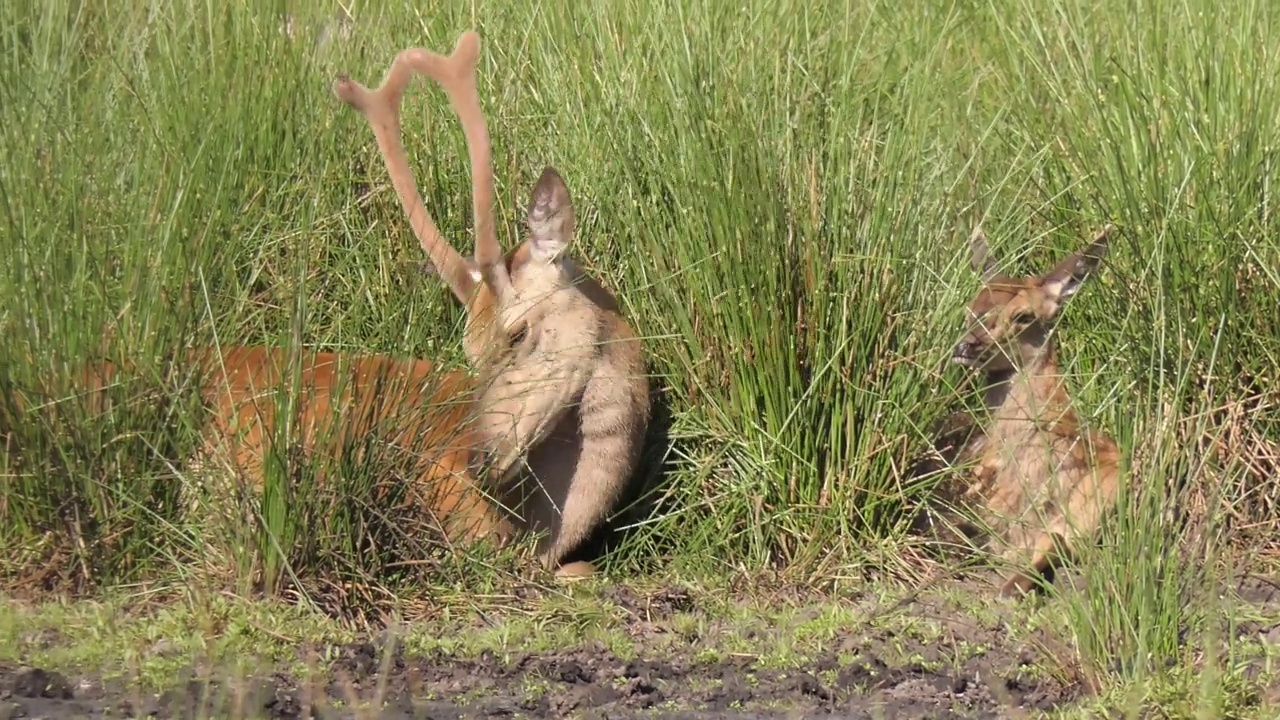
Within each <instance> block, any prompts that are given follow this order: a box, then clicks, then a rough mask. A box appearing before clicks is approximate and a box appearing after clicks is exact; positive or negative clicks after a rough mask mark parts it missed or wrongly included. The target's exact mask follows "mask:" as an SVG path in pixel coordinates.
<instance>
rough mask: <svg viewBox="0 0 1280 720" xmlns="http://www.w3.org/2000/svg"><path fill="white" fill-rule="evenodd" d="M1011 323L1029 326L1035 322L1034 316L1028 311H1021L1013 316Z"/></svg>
mask: <svg viewBox="0 0 1280 720" xmlns="http://www.w3.org/2000/svg"><path fill="white" fill-rule="evenodd" d="M1013 321H1014V322H1015V323H1017V324H1019V325H1030V324H1031V323H1033V322H1035V321H1036V314H1035V313H1033V312H1031V311H1030V310H1023V311H1022V312H1020V313H1018V314H1017V315H1014V316H1013Z"/></svg>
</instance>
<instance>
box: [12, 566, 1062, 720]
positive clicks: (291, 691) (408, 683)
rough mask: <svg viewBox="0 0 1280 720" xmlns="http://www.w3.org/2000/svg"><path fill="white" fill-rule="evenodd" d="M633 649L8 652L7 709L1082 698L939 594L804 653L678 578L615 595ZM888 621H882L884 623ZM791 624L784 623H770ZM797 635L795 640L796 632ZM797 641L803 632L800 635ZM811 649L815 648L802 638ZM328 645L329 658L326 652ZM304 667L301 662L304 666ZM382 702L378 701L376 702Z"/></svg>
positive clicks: (903, 708) (294, 710) (496, 711)
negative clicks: (265, 662)
mask: <svg viewBox="0 0 1280 720" xmlns="http://www.w3.org/2000/svg"><path fill="white" fill-rule="evenodd" d="M616 600H617V606H618V607H620V608H623V609H624V610H625V611H626V613H627V615H628V616H629V618H630V619H628V620H627V621H626V623H625V624H626V630H627V632H628V634H629V636H630V637H631V638H632V640H634V641H635V642H633V643H632V645H631V647H632V648H634V656H631V657H620V656H619V655H618V654H616V653H615V652H613V651H611V650H609V649H608V648H607V647H605V646H603V645H600V644H592V645H590V646H588V647H581V648H577V649H572V650H565V651H556V652H525V653H509V654H506V655H500V654H496V653H493V652H481V653H480V654H479V655H478V656H473V657H461V656H454V655H448V654H444V653H440V652H433V653H426V654H421V653H418V654H414V653H406V652H404V651H403V650H400V649H394V648H391V647H389V646H388V645H386V644H384V643H383V641H381V640H377V639H371V640H369V641H366V642H359V643H355V644H350V645H341V646H315V645H310V646H303V647H299V648H298V650H297V653H298V657H299V660H301V661H302V664H305V665H306V666H307V667H311V668H314V670H313V671H312V672H310V673H297V672H293V673H286V672H281V671H279V670H278V669H271V670H268V671H265V672H263V673H261V674H259V675H258V676H256V677H252V678H247V679H246V678H233V677H231V676H230V675H226V674H224V675H221V676H219V675H217V674H216V673H213V674H211V673H197V672H196V671H195V670H190V671H188V672H187V673H186V675H185V676H184V677H181V678H180V679H179V681H177V682H175V683H174V684H173V685H172V687H169V688H168V689H167V690H166V691H164V692H161V693H141V692H139V691H138V690H136V689H135V688H134V687H131V686H130V685H128V684H126V683H124V682H122V681H116V680H112V681H106V682H103V681H102V680H101V679H100V678H99V677H97V676H94V675H83V676H80V675H64V674H61V673H57V672H52V671H49V670H44V669H39V668H31V667H19V666H13V665H10V666H3V665H0V720H5V719H6V718H17V717H33V718H34V717H140V716H151V717H162V718H190V717H236V718H244V717H270V718H309V717H316V718H347V717H362V718H367V717H381V718H411V717H412V718H419V717H429V718H462V717H533V718H551V717H566V716H571V717H610V718H618V717H624V718H625V717H640V716H644V717H652V716H655V715H656V716H658V717H673V718H674V717H691V718H692V717H700V718H701V717H707V718H710V717H739V718H747V717H758V718H766V717H792V718H793V717H810V716H818V715H830V714H834V715H836V716H839V717H852V718H864V717H865V718H872V717H876V718H878V717H966V718H969V717H971V718H1002V717H1023V716H1025V715H1026V714H1027V713H1028V712H1029V713H1032V714H1036V712H1037V711H1043V710H1048V709H1051V708H1054V707H1058V706H1061V705H1063V704H1067V703H1070V702H1072V701H1074V700H1075V699H1076V698H1077V696H1078V695H1079V690H1078V688H1077V687H1076V686H1075V685H1074V684H1071V683H1064V682H1063V681H1062V680H1060V679H1059V676H1060V671H1059V670H1058V669H1057V667H1056V665H1055V664H1054V662H1053V660H1052V659H1051V658H1047V657H1044V656H1042V655H1040V654H1039V653H1038V652H1036V651H1035V650H1033V649H1032V648H1029V647H1011V645H1012V643H1010V642H1008V641H1007V640H1006V639H1004V638H1003V637H1002V636H1001V634H1000V631H999V630H998V629H996V628H993V627H986V628H984V627H981V626H979V625H977V624H975V623H974V622H973V621H971V620H968V619H965V618H960V617H958V616H954V617H946V613H947V609H946V608H945V607H942V606H941V605H939V604H934V605H928V604H923V603H921V604H918V605H915V606H913V608H911V610H910V611H909V612H911V613H912V614H920V615H927V616H928V617H930V618H932V619H938V618H940V617H941V618H943V619H945V620H946V622H943V623H942V630H941V631H940V634H935V635H934V636H931V637H929V638H926V639H920V638H914V637H913V636H912V635H911V634H910V633H901V632H895V631H893V630H890V629H888V628H889V627H891V624H886V625H885V629H875V630H868V629H867V628H865V627H864V628H861V629H858V630H856V631H855V630H852V629H851V630H850V631H849V632H848V633H847V634H843V633H839V632H838V633H836V636H835V637H824V639H823V641H822V643H821V647H820V648H818V647H816V646H815V647H814V650H815V651H814V652H802V653H801V654H802V655H803V656H804V657H807V658H808V659H807V660H803V661H801V660H796V661H795V662H792V663H790V664H787V663H779V662H777V661H776V658H775V660H774V661H773V662H765V661H764V660H762V659H761V658H760V657H758V656H756V655H752V654H745V653H743V654H735V653H733V652H730V651H727V650H724V649H723V648H724V647H727V646H728V645H726V644H725V643H720V644H719V647H720V648H721V649H715V646H716V643H715V642H714V639H715V638H709V637H708V635H717V636H718V637H719V638H720V639H724V637H725V634H727V633H734V632H737V633H746V632H751V631H750V630H747V629H744V628H742V627H741V626H736V627H730V626H724V627H720V628H711V629H708V630H704V632H703V635H702V636H701V637H698V638H686V637H685V636H684V635H681V633H680V632H679V631H678V630H676V629H674V628H673V627H671V626H670V625H669V624H668V623H667V622H666V620H667V619H668V618H669V617H670V616H673V615H675V614H677V613H680V612H684V611H686V610H687V609H688V608H689V607H691V606H692V605H693V604H694V602H695V599H694V598H693V597H692V596H691V595H690V594H689V593H688V592H687V591H683V590H678V589H667V590H660V591H658V592H654V593H648V594H637V593H629V594H624V595H620V596H618V597H617V598H616ZM877 627H879V626H877ZM771 632H776V633H779V634H780V635H783V634H786V633H788V632H791V631H790V630H788V629H787V628H773V629H772V630H771ZM798 637H799V636H795V635H793V636H792V637H790V638H789V639H790V640H792V641H795V640H796V639H797V638H798ZM795 645H796V643H795V642H793V643H792V646H793V647H795ZM798 649H799V650H801V651H803V650H804V648H798ZM317 658H325V660H324V661H323V662H321V661H319V660H317ZM293 667H294V668H295V669H296V667H297V665H294V666H293ZM371 709H374V710H376V711H371Z"/></svg>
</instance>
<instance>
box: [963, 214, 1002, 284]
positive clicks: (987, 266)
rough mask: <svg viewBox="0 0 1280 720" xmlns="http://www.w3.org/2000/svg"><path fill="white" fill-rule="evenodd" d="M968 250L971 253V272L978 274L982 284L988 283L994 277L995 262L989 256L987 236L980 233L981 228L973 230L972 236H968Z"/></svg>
mask: <svg viewBox="0 0 1280 720" xmlns="http://www.w3.org/2000/svg"><path fill="white" fill-rule="evenodd" d="M969 250H970V252H971V253H973V255H972V257H971V258H970V261H971V263H972V265H973V271H974V272H976V273H978V275H979V276H980V277H981V278H982V281H983V282H990V280H991V279H992V278H994V277H995V276H996V260H995V258H994V257H992V256H991V249H990V248H989V247H988V246H987V235H986V233H984V232H982V228H981V227H977V228H974V229H973V234H972V235H970V236H969Z"/></svg>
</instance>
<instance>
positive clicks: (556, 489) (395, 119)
mask: <svg viewBox="0 0 1280 720" xmlns="http://www.w3.org/2000/svg"><path fill="white" fill-rule="evenodd" d="M479 49H480V41H479V36H478V35H476V34H475V33H474V32H466V33H463V35H462V36H461V37H460V38H459V39H458V42H457V44H456V45H455V47H454V50H453V52H452V53H451V54H450V55H449V56H448V57H442V56H440V55H437V54H435V53H431V52H428V51H426V50H422V49H412V50H405V51H402V52H401V53H399V54H398V55H397V56H396V58H395V60H394V61H393V62H392V65H391V68H390V69H389V70H388V72H387V74H386V76H385V78H384V79H383V82H382V85H381V86H380V87H379V88H377V89H376V90H370V89H368V88H365V87H364V86H362V85H360V84H358V83H355V82H353V81H351V80H350V79H349V78H346V77H341V78H339V79H338V81H337V82H336V83H335V86H334V91H335V93H336V94H337V95H338V97H339V98H341V99H342V100H343V101H344V102H347V103H349V104H351V105H352V106H354V107H356V108H358V109H359V110H360V111H361V112H362V113H363V114H364V115H365V117H366V119H367V120H368V121H369V124H370V126H371V127H372V129H373V131H374V134H375V136H376V137H377V140H378V145H379V148H380V150H381V151H382V156H383V159H384V161H385V162H386V164H387V170H388V173H389V175H390V177H391V180H392V184H393V186H394V187H395V189H396V193H397V195H398V196H399V198H400V201H401V205H402V207H403V208H404V210H405V213H406V215H407V216H408V218H409V222H410V225H411V226H412V228H413V230H414V233H415V234H416V235H417V237H418V240H419V242H420V243H421V244H422V247H423V249H424V250H425V251H426V253H427V255H428V257H429V258H430V259H431V262H432V264H433V266H434V267H435V269H436V271H437V272H438V273H439V274H440V276H441V278H442V279H443V280H444V281H445V283H446V284H447V285H448V286H449V288H450V290H451V291H452V292H453V294H454V296H455V297H456V298H458V300H459V301H460V302H461V303H462V304H463V306H464V307H465V308H466V312H467V322H466V329H465V333H464V338H463V348H464V351H465V352H466V355H467V358H468V360H469V361H470V362H471V364H472V366H473V368H475V369H476V371H477V372H478V374H479V375H480V377H481V379H482V382H483V383H484V385H483V386H484V387H485V388H487V397H486V398H484V399H482V401H481V404H482V405H484V404H485V403H496V405H495V406H494V407H493V408H492V411H491V412H489V413H487V414H486V418H488V419H487V420H486V421H485V422H484V423H482V425H481V426H480V427H482V428H486V432H485V433H484V438H485V439H484V441H483V442H482V446H481V448H480V450H481V452H482V454H483V455H485V456H486V457H487V456H493V457H492V458H491V459H492V460H493V463H491V464H496V466H497V469H496V470H494V471H493V472H492V475H491V476H492V477H493V478H494V484H495V485H496V486H497V487H495V488H494V489H495V490H498V491H500V492H501V494H502V498H503V503H504V504H505V505H507V506H508V507H510V508H512V509H514V510H515V511H516V513H517V515H518V516H520V517H521V518H522V519H523V525H524V527H525V528H526V529H528V530H531V531H535V532H540V531H544V530H550V531H551V535H550V537H549V538H548V539H547V540H546V541H544V543H543V547H542V559H543V562H544V564H545V565H546V566H547V567H551V568H558V569H557V574H559V575H561V576H580V575H586V574H590V573H592V572H594V568H593V567H592V566H591V564H590V563H586V562H577V563H570V564H568V565H565V564H563V561H564V559H565V556H566V555H567V554H568V553H570V552H573V551H574V550H575V549H577V548H578V547H579V546H580V545H581V544H582V543H583V542H584V541H585V540H586V539H587V538H588V537H589V536H590V535H591V534H592V532H594V530H595V529H596V528H597V527H599V526H600V525H601V523H603V522H604V521H605V520H606V519H607V517H608V515H609V514H610V513H611V512H612V511H613V510H614V509H615V506H616V505H617V503H618V501H619V499H620V498H621V497H622V496H623V495H624V493H625V491H626V488H627V486H628V485H629V483H630V481H631V479H632V476H633V475H634V473H635V470H636V466H637V465H638V463H639V458H640V451H641V448H642V444H643V441H644V436H645V432H646V428H647V426H648V422H649V414H650V407H649V386H648V380H647V378H646V376H645V367H644V358H643V349H642V347H641V344H640V341H639V338H638V337H637V336H636V334H635V332H634V331H633V330H632V328H631V326H630V324H629V323H628V322H627V321H626V319H625V318H624V317H623V316H622V315H621V313H620V312H619V308H618V303H617V300H616V299H615V298H614V297H613V295H612V294H611V293H610V292H609V291H608V290H606V289H605V288H604V287H603V286H602V285H600V283H599V282H597V281H596V280H594V279H593V278H589V277H586V276H585V275H584V273H583V272H582V271H581V269H580V268H579V267H578V266H577V265H576V264H575V263H574V262H573V261H572V259H570V258H569V257H567V256H566V255H563V254H555V255H554V256H553V257H550V258H548V257H547V256H545V255H544V254H540V253H539V252H538V247H539V245H538V243H537V242H533V241H534V240H536V239H537V238H538V237H540V235H539V233H542V234H543V235H547V236H551V235H558V236H559V237H560V238H561V239H562V240H563V243H562V244H563V245H564V246H566V247H567V246H568V245H569V244H570V243H571V241H572V235H573V220H572V217H573V208H572V203H571V202H570V201H569V198H568V190H567V188H566V187H565V186H564V183H563V181H562V180H561V179H560V177H559V175H558V174H557V173H555V171H554V170H552V169H550V168H548V169H547V170H545V171H544V172H543V176H542V179H540V180H539V183H538V186H537V187H535V190H534V193H533V198H534V201H533V203H532V204H531V207H530V213H529V220H530V233H531V234H530V238H529V239H528V240H526V241H525V242H522V243H520V244H519V245H518V246H516V247H515V248H513V249H512V250H511V251H509V252H507V253H506V254H505V255H504V254H503V253H502V251H501V247H500V246H499V244H498V241H497V237H496V234H495V230H494V228H495V220H494V215H493V200H494V185H493V169H492V166H491V165H492V163H491V148H490V145H489V138H488V130H487V127H486V124H485V119H484V114H483V112H482V110H481V108H480V101H479V95H478V92H477V89H476V81H475V66H476V62H477V60H478V59H479ZM415 72H416V73H419V74H422V75H425V76H427V77H428V78H430V79H431V80H433V81H435V82H436V83H438V84H439V85H440V86H441V87H443V88H444V90H445V91H446V93H447V94H448V96H449V100H450V104H451V106H452V107H453V110H454V112H455V113H456V114H457V116H458V118H459V120H460V121H461V123H462V128H463V133H464V135H465V137H466V141H467V149H468V154H469V156H470V162H471V179H472V204H473V208H474V219H475V223H476V230H475V232H476V245H475V256H474V259H469V258H465V257H463V256H462V255H460V254H459V253H458V252H457V251H456V250H455V249H454V248H453V246H452V245H450V244H449V243H448V242H447V241H446V240H445V238H444V237H443V235H441V233H440V232H439V230H438V229H437V228H436V226H435V224H434V223H433V222H432V220H431V217H430V215H429V214H428V213H427V210H426V208H425V207H424V206H423V203H422V198H421V196H420V195H419V194H418V191H417V187H416V184H415V182H414V180H413V174H412V171H411V170H410V168H409V162H408V157H407V155H406V153H405V151H404V148H403V146H402V145H401V143H400V137H399V136H400V121H399V103H400V100H401V99H402V97H403V95H404V91H405V89H406V87H407V85H408V82H409V80H410V79H411V78H412V76H413V74H414V73H415ZM540 200H542V201H545V202H541V203H540ZM540 208H541V209H540ZM495 283H499V286H498V287H495ZM517 390H518V391H519V392H515V391H517ZM512 403H514V405H513V404H512ZM503 429H505V430H506V431H507V432H503ZM512 430H514V433H512V432H511V431H512ZM521 455H524V458H523V459H524V463H523V467H521V464H520V463H519V462H518V460H519V459H520V456H521ZM482 459H483V458H479V459H477V461H478V460H482ZM477 464H478V462H477ZM517 479H518V481H516V480H517Z"/></svg>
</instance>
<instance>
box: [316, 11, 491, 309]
mask: <svg viewBox="0 0 1280 720" xmlns="http://www.w3.org/2000/svg"><path fill="white" fill-rule="evenodd" d="M479 58H480V36H479V35H477V34H476V33H475V32H472V31H467V32H465V33H463V34H462V35H461V37H459V38H458V42H457V44H456V45H454V48H453V52H452V53H450V54H449V56H448V57H442V56H440V55H437V54H436V53H433V52H430V51H428V50H424V49H422V48H413V49H410V50H403V51H401V52H399V53H398V54H396V57H395V59H394V60H393V61H392V62H391V67H390V68H389V69H388V70H387V74H386V76H385V77H384V78H383V80H382V85H380V86H379V87H378V89H377V90H370V89H368V88H366V87H365V86H363V85H361V84H360V83H357V82H355V81H354V80H352V79H351V78H350V77H349V76H348V75H346V74H342V75H339V76H338V78H337V80H336V81H335V82H334V84H333V92H334V94H335V95H337V96H338V99H339V100H342V101H343V102H345V103H347V104H348V105H351V106H353V107H355V108H356V109H357V110H359V111H360V112H361V113H363V114H364V116H365V119H366V120H368V121H369V125H370V126H371V127H372V128H373V134H374V136H375V137H376V138H377V139H378V148H379V150H381V152H382V158H383V160H384V161H385V162H386V164H387V172H388V173H389V174H390V175H391V183H392V185H393V186H394V187H395V189H396V194H397V195H398V196H399V197H400V203H401V205H403V206H404V211H405V214H406V215H407V216H408V217H409V225H410V227H412V228H413V232H414V235H416V236H417V237H418V242H419V243H421V244H422V249H423V250H425V251H426V253H427V256H428V257H429V258H430V259H431V262H432V264H433V265H435V266H436V269H437V270H438V271H439V273H440V275H441V276H442V277H443V278H444V280H445V282H446V283H448V285H449V289H450V290H452V291H453V294H454V295H455V296H456V297H457V298H458V300H459V301H461V302H463V303H464V304H465V303H466V302H467V301H468V300H469V299H470V297H471V292H472V291H473V290H474V289H475V280H476V279H475V277H474V276H473V275H472V268H473V265H472V264H471V263H470V262H469V261H467V260H466V258H464V257H462V255H460V254H459V253H458V251H457V250H455V249H454V248H453V246H452V245H450V244H449V242H448V241H447V240H446V239H445V238H444V236H443V235H441V234H440V230H439V229H438V228H437V227H436V225H435V223H434V222H433V221H432V220H431V216H430V214H428V213H427V209H426V207H425V206H424V204H423V202H422V196H421V195H419V194H418V188H417V184H416V183H415V182H414V179H413V171H412V170H411V169H410V168H409V158H408V155H407V154H406V153H405V150H404V146H403V145H402V144H401V142H400V101H401V100H402V99H403V97H404V91H405V89H406V88H407V87H408V85H409V80H410V79H412V77H413V73H414V72H417V73H419V74H421V75H425V76H426V77H428V78H430V79H431V80H433V81H435V83H436V84H437V85H439V86H440V87H441V88H443V89H444V91H445V93H446V94H448V96H449V104H450V105H451V106H452V107H453V111H454V114H456V115H457V116H458V119H459V120H460V121H461V122H462V132H463V134H464V136H465V137H466V141H467V154H468V155H469V156H470V159H471V202H472V208H473V210H474V216H475V224H476V247H475V258H476V262H477V263H478V264H479V265H480V269H481V272H482V273H483V274H484V277H485V280H486V282H488V283H489V284H490V285H494V283H495V282H496V283H499V284H506V283H509V282H510V279H509V278H508V277H507V273H506V266H505V265H503V263H502V249H501V247H499V245H498V238H497V236H496V235H495V230H494V226H495V221H494V215H493V201H494V195H495V192H494V187H493V167H492V165H491V159H492V152H491V149H490V146H489V131H488V128H487V127H486V125H485V119H484V112H483V111H482V110H481V108H480V93H479V91H478V90H477V88H476V63H477V61H478V60H479ZM494 273H497V274H496V275H495V274H494ZM490 278H492V280H491V279H490Z"/></svg>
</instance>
